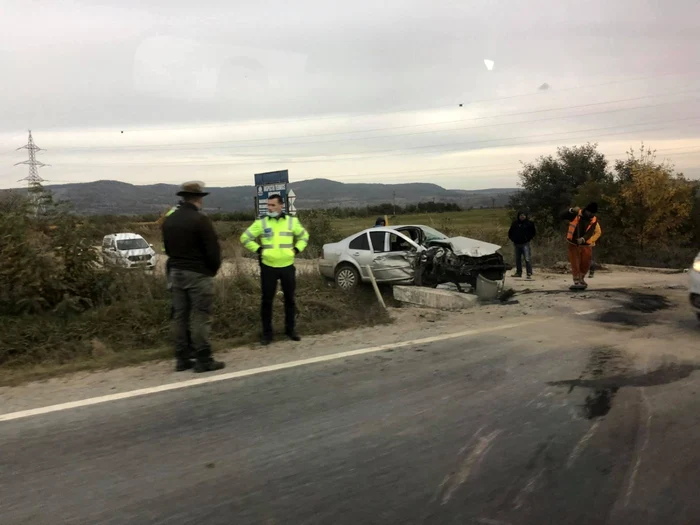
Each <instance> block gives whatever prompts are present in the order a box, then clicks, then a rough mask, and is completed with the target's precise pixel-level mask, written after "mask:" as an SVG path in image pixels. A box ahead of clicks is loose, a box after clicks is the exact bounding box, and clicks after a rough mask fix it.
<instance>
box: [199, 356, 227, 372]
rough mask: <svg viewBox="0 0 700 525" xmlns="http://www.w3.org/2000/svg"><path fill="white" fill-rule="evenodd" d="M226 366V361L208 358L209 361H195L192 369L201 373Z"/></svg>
mask: <svg viewBox="0 0 700 525" xmlns="http://www.w3.org/2000/svg"><path fill="white" fill-rule="evenodd" d="M225 366H226V363H222V362H221V361H214V360H213V359H210V360H209V361H197V362H196V363H195V365H194V371H195V373H196V374H201V373H202V372H214V371H216V370H221V369H222V368H224V367H225Z"/></svg>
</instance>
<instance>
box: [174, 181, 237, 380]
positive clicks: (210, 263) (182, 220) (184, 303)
mask: <svg viewBox="0 0 700 525" xmlns="http://www.w3.org/2000/svg"><path fill="white" fill-rule="evenodd" d="M177 195H178V196H179V197H182V200H183V202H182V204H181V205H180V206H179V207H178V208H177V209H176V210H175V211H173V213H171V214H170V215H168V217H167V218H166V219H165V221H163V226H162V231H163V245H164V246H165V253H166V254H167V255H168V269H169V274H170V282H171V286H172V289H171V291H172V296H173V310H174V312H173V320H172V324H173V332H174V339H175V358H176V360H177V364H176V368H175V369H176V370H177V371H183V370H188V369H190V368H194V371H195V372H210V371H213V370H221V369H222V368H224V363H221V362H218V361H215V360H214V359H212V356H211V346H210V344H209V332H210V330H211V313H212V307H213V300H214V276H215V275H216V274H217V272H218V271H219V268H220V267H221V249H220V247H219V240H218V238H217V236H216V231H215V230H214V225H213V224H212V222H211V220H210V219H209V217H207V216H206V215H205V214H204V213H202V212H201V209H202V204H203V201H204V197H205V196H206V195H209V193H208V192H205V191H204V183H203V182H198V181H194V182H186V183H185V184H183V185H182V187H181V189H180V191H179V192H178V193H177ZM188 327H189V329H190V333H191V338H192V347H193V348H194V352H195V355H194V358H195V362H194V363H193V362H192V357H193V356H192V355H191V354H190V350H189V344H188V343H189V341H188V337H187V329H188Z"/></svg>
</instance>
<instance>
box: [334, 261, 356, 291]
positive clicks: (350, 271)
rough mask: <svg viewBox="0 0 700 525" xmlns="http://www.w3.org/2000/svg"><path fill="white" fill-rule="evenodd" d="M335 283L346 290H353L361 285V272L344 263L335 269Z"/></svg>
mask: <svg viewBox="0 0 700 525" xmlns="http://www.w3.org/2000/svg"><path fill="white" fill-rule="evenodd" d="M335 285H336V286H337V287H338V288H340V289H341V290H344V291H351V290H354V289H356V288H357V287H358V286H359V285H360V272H358V271H357V268H355V267H354V266H352V265H350V264H342V265H340V266H338V268H336V270H335Z"/></svg>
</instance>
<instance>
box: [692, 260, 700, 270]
mask: <svg viewBox="0 0 700 525" xmlns="http://www.w3.org/2000/svg"><path fill="white" fill-rule="evenodd" d="M693 270H695V271H696V272H700V259H696V260H695V262H694V263H693Z"/></svg>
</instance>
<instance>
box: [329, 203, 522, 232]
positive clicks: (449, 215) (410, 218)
mask: <svg viewBox="0 0 700 525" xmlns="http://www.w3.org/2000/svg"><path fill="white" fill-rule="evenodd" d="M375 220H376V217H352V218H348V219H335V220H332V221H331V223H332V225H333V228H334V229H335V230H337V231H338V232H339V233H340V234H341V235H342V236H343V237H345V236H346V235H350V234H351V233H354V232H357V231H360V230H362V229H364V228H369V227H371V226H373V225H374V221H375ZM399 224H421V225H424V226H431V227H433V228H435V229H437V230H440V231H442V232H444V233H447V234H448V235H449V233H448V232H447V231H445V230H450V231H459V232H463V231H487V230H493V231H499V232H500V231H502V230H503V229H505V231H506V233H507V229H508V226H509V225H510V218H509V216H508V211H507V210H504V209H482V210H470V211H457V212H446V213H424V214H419V215H399V216H396V217H390V218H389V225H390V226H391V225H399Z"/></svg>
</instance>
